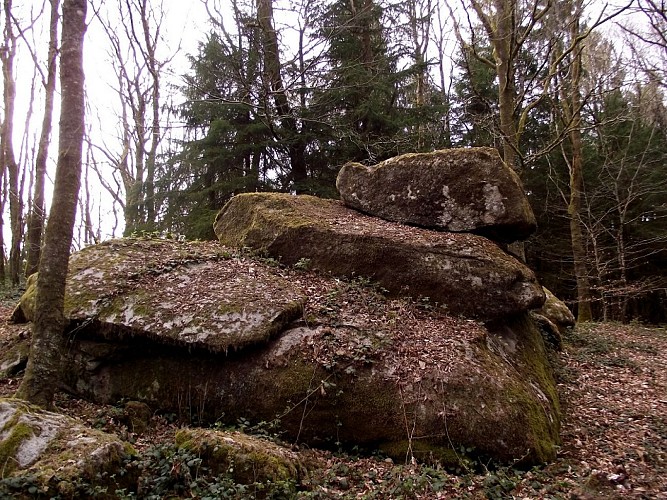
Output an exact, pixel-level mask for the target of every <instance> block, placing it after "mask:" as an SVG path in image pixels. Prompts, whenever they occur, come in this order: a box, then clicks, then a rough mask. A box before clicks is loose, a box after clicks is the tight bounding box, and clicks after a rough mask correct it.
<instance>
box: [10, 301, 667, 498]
mask: <svg viewBox="0 0 667 500" xmlns="http://www.w3.org/2000/svg"><path fill="white" fill-rule="evenodd" d="M10 312H11V308H10V307H9V305H5V306H0V346H1V345H2V343H3V341H4V340H5V339H6V338H7V337H8V336H11V335H17V334H18V331H19V330H17V328H19V327H17V326H14V325H8V324H6V321H5V318H8V317H9V314H10ZM20 328H22V329H23V330H25V329H26V327H25V326H22V327H20ZM564 341H565V348H564V351H563V352H562V353H560V354H559V356H558V361H557V365H558V366H557V368H556V373H557V380H558V386H559V390H560V396H561V405H562V409H563V421H562V429H561V435H562V447H561V449H560V451H559V453H558V459H557V460H556V461H555V462H554V463H551V464H547V465H545V466H543V467H536V468H533V469H531V470H528V471H525V470H524V471H521V470H516V469H513V468H511V467H500V468H498V467H491V466H490V465H489V464H476V466H471V467H470V468H467V469H464V470H461V471H459V473H458V474H453V473H451V472H446V471H442V470H438V469H437V468H433V467H427V466H423V465H419V464H405V465H403V464H395V463H393V462H392V461H391V460H390V459H386V458H383V457H379V456H372V457H352V456H350V455H346V454H342V453H331V452H324V451H322V452H320V451H312V453H316V454H317V455H318V458H319V459H320V460H321V461H322V462H323V463H325V464H326V465H327V466H326V467H324V468H322V470H318V471H316V472H315V473H314V474H313V475H312V476H311V477H310V478H309V479H308V484H300V485H297V488H298V490H299V493H294V494H292V495H290V496H289V497H297V498H349V499H352V498H378V499H394V498H426V499H431V498H434V499H435V498H498V499H500V498H503V499H504V498H518V499H523V498H552V499H560V498H563V499H565V498H567V499H582V500H583V499H593V498H605V499H614V498H645V499H667V354H666V353H667V330H666V329H665V328H647V327H643V326H641V325H635V324H632V325H621V324H609V323H606V324H597V323H595V324H585V325H581V326H579V327H577V329H576V330H575V331H573V332H571V333H569V334H568V335H566V337H565V339H564ZM19 383H20V378H4V379H0V397H9V396H11V395H12V394H13V393H14V391H15V390H16V388H17V386H18V384H19ZM57 405H58V407H59V409H60V411H62V412H63V413H66V414H68V415H70V416H73V417H78V418H80V419H82V420H83V421H85V422H87V423H88V424H89V425H91V426H94V427H97V428H101V429H104V430H107V431H109V432H116V433H119V434H120V435H121V436H122V437H123V438H125V439H128V438H129V439H130V440H131V441H133V442H134V445H135V448H136V449H137V450H139V452H140V453H141V452H142V451H143V452H146V451H147V450H150V449H151V447H155V446H160V445H164V444H167V443H169V442H170V441H171V442H173V436H174V431H175V430H176V429H177V428H178V424H177V423H175V422H171V421H170V420H169V419H168V418H167V417H166V416H159V415H156V416H154V417H153V419H152V421H151V427H150V429H149V430H148V431H147V432H146V433H145V434H143V435H141V436H134V435H132V434H130V433H129V432H128V430H127V428H125V427H124V426H123V425H122V424H120V423H119V422H118V419H117V415H118V408H116V407H113V406H104V405H96V404H92V403H90V402H87V401H81V400H78V399H74V398H72V397H70V396H68V395H66V394H60V395H59V396H58V401H57ZM186 490H187V488H186ZM235 491H237V495H236V496H225V498H253V495H252V494H251V493H249V492H248V490H245V493H238V492H239V491H241V490H235ZM184 496H187V497H188V498H199V496H198V495H197V494H196V492H195V491H194V490H193V491H189V492H188V493H187V494H184ZM170 498H174V496H171V497H170ZM271 498H286V497H285V496H280V495H276V496H272V497H271Z"/></svg>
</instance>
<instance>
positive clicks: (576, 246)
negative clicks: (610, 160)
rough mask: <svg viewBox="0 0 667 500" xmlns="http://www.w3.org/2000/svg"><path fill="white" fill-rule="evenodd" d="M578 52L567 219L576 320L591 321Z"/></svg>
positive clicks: (575, 29)
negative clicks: (575, 288)
mask: <svg viewBox="0 0 667 500" xmlns="http://www.w3.org/2000/svg"><path fill="white" fill-rule="evenodd" d="M580 13H581V9H580V8H579V6H576V7H575V12H574V20H573V22H572V33H571V37H572V40H574V39H575V38H576V37H577V36H579V16H580ZM581 51H582V48H579V49H578V50H577V51H576V53H575V54H574V59H573V61H572V65H571V67H570V72H571V76H570V94H571V95H570V104H569V106H570V112H569V113H568V114H569V115H570V117H571V123H572V125H571V132H570V142H571V143H572V161H571V162H570V204H569V206H568V214H569V216H570V236H571V239H572V257H573V260H574V274H575V277H576V279H577V321H579V322H584V321H591V320H592V319H593V312H592V310H591V287H590V283H589V279H588V270H587V268H586V245H585V244H584V237H583V231H582V224H581V197H582V193H583V191H584V173H583V148H582V144H581V91H580V89H579V86H580V76H581Z"/></svg>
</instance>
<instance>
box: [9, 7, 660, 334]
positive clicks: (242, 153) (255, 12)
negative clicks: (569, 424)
mask: <svg viewBox="0 0 667 500" xmlns="http://www.w3.org/2000/svg"><path fill="white" fill-rule="evenodd" d="M98 3H99V5H97V4H98ZM117 3H118V5H116V3H114V6H113V7H111V6H109V5H108V3H107V5H102V4H103V2H96V1H93V2H91V4H92V5H93V7H94V8H91V9H89V11H94V12H96V13H97V14H96V15H95V16H93V18H91V19H90V20H89V22H90V25H91V28H90V29H89V33H88V36H89V37H91V36H93V35H91V33H92V32H95V31H94V30H95V29H96V30H97V31H96V33H98V34H101V37H100V38H101V39H103V41H104V42H103V44H104V46H105V47H106V55H105V56H99V57H97V59H98V61H97V62H98V63H99V64H105V65H107V67H108V68H109V71H110V74H111V75H112V78H111V80H110V81H109V82H108V88H107V91H106V96H107V100H108V101H110V102H113V106H112V108H113V110H114V112H115V117H114V119H113V120H112V122H113V124H114V126H113V127H109V126H108V125H106V124H108V123H109V119H108V117H103V116H101V114H100V113H98V112H96V110H98V109H99V108H98V107H96V106H97V105H96V103H95V102H94V101H93V100H92V98H91V97H90V96H91V95H92V94H89V107H88V110H87V116H86V120H87V123H89V124H96V125H95V127H92V126H90V125H89V127H88V129H87V138H86V140H85V148H84V150H85V151H84V185H83V188H82V195H81V197H80V201H79V215H78V217H79V218H78V229H77V231H78V236H77V238H76V240H77V241H76V245H77V246H85V245H88V244H92V243H96V242H99V241H100V240H101V239H103V238H104V237H107V236H117V235H120V234H124V235H126V236H129V235H136V234H147V233H149V234H160V235H167V234H169V235H176V236H182V237H185V238H188V239H210V238H213V237H214V235H213V228H212V222H213V218H214V217H215V214H216V213H217V212H218V211H219V210H220V209H221V207H222V206H223V205H224V204H225V203H226V202H227V201H228V200H229V199H230V198H231V197H232V196H234V195H235V194H238V193H243V192H254V191H282V192H291V193H295V194H301V193H305V194H312V195H316V196H320V197H329V198H335V197H337V196H338V195H337V192H336V189H335V179H336V175H337V173H338V170H339V169H340V167H341V166H342V165H343V164H345V163H346V162H348V161H357V162H361V163H364V164H367V165H373V164H375V163H377V162H379V161H382V160H384V159H387V158H390V157H392V156H396V155H399V154H403V153H409V152H427V151H433V150H437V149H443V148H452V147H470V146H490V147H495V148H497V149H498V150H499V151H500V152H501V155H502V156H503V158H504V159H505V162H506V163H508V164H509V165H510V166H511V167H512V168H514V169H515V171H516V172H517V173H518V174H519V175H520V177H521V180H522V182H523V185H524V188H525V190H526V192H527V194H528V197H529V199H530V201H531V204H532V208H533V210H534V212H535V214H536V216H537V220H538V227H539V229H538V232H537V233H536V234H535V235H534V236H533V237H532V238H531V239H530V240H529V241H528V242H527V243H526V244H525V248H524V249H523V250H524V251H525V258H526V260H527V262H528V264H529V265H530V266H531V267H532V268H533V269H534V270H535V271H536V273H537V274H538V277H539V279H540V281H541V282H542V283H543V285H545V286H546V287H548V288H550V289H551V290H552V291H554V292H555V293H556V294H557V295H558V296H560V297H561V298H563V299H565V300H566V301H567V302H568V304H569V305H571V307H572V308H573V309H575V310H577V311H578V313H579V318H580V319H600V320H601V319H604V320H620V321H630V320H632V319H639V320H643V321H649V322H655V323H659V322H665V321H667V318H666V317H665V310H666V309H667V308H666V307H665V306H666V305H667V259H666V258H665V257H666V256H667V255H666V254H667V224H666V223H665V217H666V216H667V109H666V107H665V105H666V101H665V89H666V87H667V17H666V15H665V11H664V8H663V7H664V6H662V5H661V3H660V2H656V1H655V0H634V1H628V2H626V3H621V4H616V5H615V4H601V3H600V2H589V3H587V2H584V1H583V0H568V1H564V2H554V1H551V0H401V1H396V0H326V1H316V0H297V1H292V2H284V1H280V0H225V1H222V0H220V1H217V0H207V1H204V2H201V3H199V4H198V6H197V7H196V8H197V9H200V10H201V13H202V15H203V16H204V17H206V22H205V23H200V25H198V26H197V30H196V31H195V32H186V33H185V34H183V35H181V36H187V37H195V38H196V39H197V43H198V45H197V47H196V50H194V51H192V52H191V53H189V54H187V61H188V62H187V67H182V66H178V65H177V61H178V60H180V59H179V57H181V56H182V55H183V54H182V53H181V52H182V50H181V49H180V48H179V47H180V44H179V43H178V41H177V40H176V41H174V31H173V30H172V31H170V29H171V26H172V25H173V23H174V19H173V18H171V17H170V14H169V5H168V4H167V2H164V1H160V0H119V2H117ZM58 9H59V6H58V2H56V1H54V0H51V1H50V2H46V1H45V2H44V5H43V8H42V9H41V11H39V9H35V10H34V11H32V12H26V11H25V9H23V8H21V7H20V6H13V5H12V2H11V1H9V2H5V3H4V7H3V17H2V22H3V26H4V30H3V37H4V39H3V50H2V51H1V55H2V61H1V62H2V66H3V86H4V106H3V110H2V135H1V138H2V147H1V148H0V153H1V159H2V185H3V189H2V193H3V194H2V213H3V218H2V223H3V228H2V230H1V231H0V235H2V238H3V239H2V241H1V242H0V243H1V244H2V248H3V259H1V262H0V265H1V268H0V274H2V275H3V277H4V279H6V280H8V281H11V282H13V283H18V282H19V281H20V280H21V279H22V277H23V276H24V275H25V274H30V273H31V272H32V271H34V266H35V262H36V261H35V259H36V258H37V257H38V251H39V241H40V240H39V239H40V236H41V234H42V233H43V224H44V221H43V219H44V214H45V213H48V211H47V210H46V206H45V205H46V198H48V196H46V197H45V194H44V193H45V191H44V190H45V189H46V192H47V193H48V192H49V189H50V188H49V183H50V180H49V179H50V177H49V175H48V167H47V162H46V159H45V158H46V156H45V155H46V153H45V151H48V146H49V141H50V135H51V134H50V127H51V121H52V111H51V114H49V108H50V107H51V108H52V106H53V102H52V101H53V92H54V91H56V90H57V85H56V82H55V78H54V77H53V76H52V74H53V72H54V71H56V69H57V59H56V57H55V56H54V54H56V53H57V48H58V44H59V37H58V35H59V33H58V28H57V26H58V23H57V17H58V12H59V11H58ZM193 9H194V7H193ZM204 12H205V14H204ZM54 19H55V20H54ZM38 26H43V29H42V32H43V33H42V34H43V36H39V35H38V34H36V33H37V30H38ZM49 27H50V28H51V29H50V30H49ZM95 27H96V28H95ZM17 51H18V52H19V53H21V54H29V56H28V59H29V61H30V64H32V66H33V71H32V75H30V72H18V71H17V64H18V63H17V61H15V59H14V58H15V55H16V53H17ZM23 64H25V62H23ZM173 74H177V75H178V76H179V77H178V78H176V79H174V78H170V75H173ZM30 77H32V80H30ZM17 85H19V86H21V85H23V86H31V88H32V89H33V91H32V94H31V95H32V101H31V106H30V109H31V111H30V114H28V115H27V116H26V118H25V120H26V123H25V124H21V125H20V128H22V129H24V130H26V132H25V133H24V134H23V137H22V139H21V140H17V139H16V137H17V136H18V134H17V133H15V132H14V128H15V127H17V126H18V124H17V122H18V121H19V116H18V115H17V114H16V113H15V112H14V109H15V103H14V99H15V90H16V86H17ZM49 96H51V97H50V101H51V104H49ZM33 103H34V105H33ZM98 104H99V103H98ZM43 110H44V113H43V118H42V116H40V119H41V120H42V121H41V122H40V123H39V124H36V123H32V122H31V121H30V120H31V119H33V118H32V114H33V113H35V115H41V113H42V111H43ZM15 115H16V116H15ZM20 119H23V116H21V118H20ZM33 121H37V120H34V119H33ZM93 128H102V129H105V130H106V132H107V135H106V136H105V137H104V138H103V139H100V138H99V137H98V136H97V135H96V134H95V133H94V132H93ZM35 131H36V132H35ZM45 148H46V149H45ZM40 152H41V153H40ZM40 155H41V156H40ZM97 193H103V195H104V198H102V196H101V195H100V196H99V197H96V194H97ZM102 199H104V200H106V201H101V200H102ZM102 205H103V206H104V209H105V212H104V215H102V213H103V210H102ZM109 226H112V227H111V229H109ZM30 235H32V236H30ZM103 235H104V236H103ZM36 242H37V243H36ZM35 252H37V256H36V255H35ZM26 264H27V266H26Z"/></svg>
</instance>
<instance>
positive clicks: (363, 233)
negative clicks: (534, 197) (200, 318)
mask: <svg viewBox="0 0 667 500" xmlns="http://www.w3.org/2000/svg"><path fill="white" fill-rule="evenodd" d="M215 232H216V235H217V236H218V238H219V240H220V242H221V243H222V244H223V245H228V246H232V247H239V248H242V247H249V248H251V249H253V250H256V251H258V252H260V253H264V254H266V255H268V256H271V257H274V258H276V259H279V260H280V261H281V262H283V263H285V264H288V265H292V264H296V263H298V262H300V261H301V262H307V263H308V264H309V265H310V266H312V267H313V268H314V269H318V270H320V271H325V272H330V273H332V274H334V275H337V276H361V277H365V278H368V279H370V280H372V281H375V282H377V283H379V285H380V286H382V287H384V288H386V289H387V290H389V291H390V292H392V293H393V294H395V295H403V294H408V295H411V296H412V297H413V298H415V299H418V300H422V299H428V300H429V301H431V303H433V304H435V303H437V304H439V305H440V306H442V307H445V308H447V310H448V311H449V312H450V313H451V314H461V315H464V316H468V317H476V318H480V319H485V320H488V319H493V318H498V317H505V316H508V315H512V314H519V313H522V312H524V311H526V310H528V309H531V308H536V307H540V306H541V305H542V303H543V302H544V293H543V291H542V287H541V286H540V284H539V283H538V282H537V279H536V278H535V275H534V274H533V272H532V271H531V270H530V269H528V268H527V267H526V266H525V265H524V264H522V263H521V262H519V261H518V260H516V259H515V258H514V257H512V256H510V255H508V254H506V253H505V252H503V251H502V250H501V249H500V248H499V247H498V246H497V245H496V244H494V243H493V242H491V241H489V240H487V239H486V238H483V237H481V236H477V235H473V234H468V233H441V232H435V231H428V230H424V229H419V228H415V227H409V226H405V225H402V224H397V223H392V222H387V221H383V220H381V219H377V218H374V217H368V216H365V215H362V214H360V213H358V212H356V211H355V210H351V209H349V208H346V207H345V206H343V204H342V203H341V202H339V201H335V200H324V199H320V198H314V197H312V196H291V195H289V194H280V193H251V194H242V195H238V196H235V197H234V198H232V199H231V200H230V201H229V202H228V203H227V204H226V205H225V206H224V207H223V209H222V210H221V211H220V213H219V214H218V216H217V218H216V221H215Z"/></svg>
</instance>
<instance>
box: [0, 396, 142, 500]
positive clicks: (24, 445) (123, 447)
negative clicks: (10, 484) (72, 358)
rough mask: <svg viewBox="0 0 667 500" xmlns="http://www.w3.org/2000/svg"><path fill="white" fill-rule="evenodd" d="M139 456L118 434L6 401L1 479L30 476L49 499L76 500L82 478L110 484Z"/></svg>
mask: <svg viewBox="0 0 667 500" xmlns="http://www.w3.org/2000/svg"><path fill="white" fill-rule="evenodd" d="M133 453H134V450H133V449H132V447H131V446H130V445H129V444H127V443H124V442H123V441H120V440H119V439H118V437H117V436H113V435H110V434H106V433H103V432H101V431H98V430H95V429H90V428H88V427H86V426H85V425H83V424H82V423H81V422H79V421H78V420H75V419H72V418H69V417H67V416H65V415H61V414H58V413H52V412H47V411H43V410H40V409H38V408H36V407H32V406H30V405H28V404H27V403H25V402H23V401H20V400H16V399H0V470H1V471H2V474H1V477H2V478H3V479H7V478H11V477H16V476H27V477H30V478H31V481H32V482H33V484H34V487H35V488H36V492H37V491H38V492H39V493H40V494H41V495H43V497H44V498H49V497H56V496H58V498H73V492H74V491H75V485H76V483H77V482H79V481H81V480H82V479H85V480H87V481H89V482H91V483H92V484H97V485H100V486H101V487H102V486H104V485H105V482H104V479H105V477H106V478H107V479H108V476H105V474H113V473H114V472H116V471H117V470H118V469H119V468H120V465H121V463H122V461H123V459H124V458H125V457H127V456H129V455H131V454H133ZM35 498H37V496H35ZM40 498H42V497H41V496H40Z"/></svg>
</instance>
